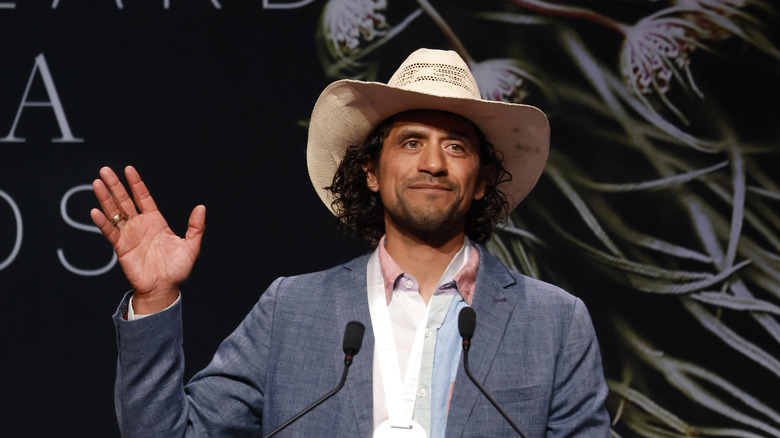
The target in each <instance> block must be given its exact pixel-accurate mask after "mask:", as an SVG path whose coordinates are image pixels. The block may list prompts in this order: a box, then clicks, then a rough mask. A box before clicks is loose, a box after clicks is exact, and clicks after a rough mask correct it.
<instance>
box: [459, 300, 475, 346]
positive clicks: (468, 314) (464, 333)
mask: <svg viewBox="0 0 780 438" xmlns="http://www.w3.org/2000/svg"><path fill="white" fill-rule="evenodd" d="M476 326H477V312H475V311H474V309H472V308H471V307H464V308H462V309H460V313H459V314H458V331H459V332H460V336H461V337H462V338H463V339H464V340H466V341H470V340H471V337H472V336H474V327H476Z"/></svg>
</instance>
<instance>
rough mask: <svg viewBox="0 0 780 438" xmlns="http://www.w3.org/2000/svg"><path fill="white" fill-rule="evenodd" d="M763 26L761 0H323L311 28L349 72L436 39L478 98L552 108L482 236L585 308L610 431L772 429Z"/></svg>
mask: <svg viewBox="0 0 780 438" xmlns="http://www.w3.org/2000/svg"><path fill="white" fill-rule="evenodd" d="M778 25H780V22H778V13H777V11H776V9H775V8H774V7H773V5H772V4H770V3H768V2H764V1H761V0H677V1H651V0H644V1H642V0H633V1H631V0H613V1H594V0H588V1H586V0H581V1H540V0H507V1H485V2H468V1H438V2H434V1H428V0H417V1H411V0H407V1H390V0H387V1H383V0H376V1H359V0H330V1H328V2H325V3H324V5H323V11H322V16H321V20H320V23H319V27H318V31H317V44H318V48H319V53H320V60H321V63H322V67H323V70H324V72H325V73H326V75H327V76H328V77H330V78H333V79H337V78H342V77H353V78H361V79H365V80H386V79H387V76H388V75H389V72H392V69H393V68H394V67H395V66H396V65H397V64H398V62H399V61H398V60H399V59H402V57H403V55H402V54H403V53H408V52H411V51H412V50H413V49H414V48H416V47H420V46H435V47H440V48H451V49H453V50H455V51H457V52H458V53H459V54H460V55H461V56H462V57H463V58H464V59H465V60H466V61H467V62H468V64H469V65H470V67H471V68H472V70H473V72H474V75H475V77H476V79H477V82H478V84H479V86H480V89H481V90H482V95H483V97H484V98H486V99H493V100H502V101H508V102H516V103H528V104H533V105H536V106H538V107H540V108H541V109H543V110H544V111H545V112H546V113H547V114H548V116H549V118H550V123H551V125H552V146H551V155H550V160H549V163H548V165H547V168H546V171H545V173H544V175H543V176H542V178H541V180H540V182H539V184H538V186H537V188H536V189H535V190H534V192H532V194H531V196H530V197H529V198H528V199H527V200H526V201H524V202H523V203H522V204H521V206H520V207H519V208H518V209H517V210H516V211H515V212H514V213H513V214H512V215H511V217H510V218H509V219H508V220H507V222H506V224H505V226H504V227H503V229H502V230H501V231H500V232H499V233H497V235H496V236H495V237H494V239H493V240H492V241H491V243H490V245H489V248H490V250H491V251H492V252H493V253H494V254H496V255H498V256H499V257H500V258H501V259H502V260H503V261H504V262H505V263H507V264H508V265H510V266H512V267H514V268H515V269H517V270H519V271H521V272H523V273H525V274H527V275H530V276H532V277H537V278H541V279H543V280H546V281H550V282H552V283H555V284H558V285H560V286H562V287H564V288H566V289H568V290H569V291H571V292H572V293H574V294H576V295H578V296H580V297H582V298H583V299H584V300H585V302H586V304H588V306H589V308H590V311H591V313H592V316H593V318H594V324H595V325H596V329H597V332H598V335H599V339H600V342H601V344H602V350H603V356H604V366H605V373H606V375H607V379H608V383H609V388H610V397H609V406H608V407H609V411H610V415H611V416H612V418H613V427H612V435H613V436H615V437H621V436H623V437H628V436H652V437H677V436H728V437H777V436H780V404H778V402H777V400H778V398H777V397H778V396H777V394H778V393H780V345H779V343H780V324H778V316H780V208H778V206H780V188H779V187H778V182H779V179H778V177H777V175H778V169H780V167H778V165H780V161H779V160H778V152H780V144H779V142H780V140H778V139H779V138H780V137H779V136H778V125H779V124H778V122H780V119H779V118H778V116H779V115H780V105H779V104H778V103H777V102H778V98H780V86H779V85H778V80H780V50H778V48H777V44H778V31H777V29H778ZM773 169H774V170H773Z"/></svg>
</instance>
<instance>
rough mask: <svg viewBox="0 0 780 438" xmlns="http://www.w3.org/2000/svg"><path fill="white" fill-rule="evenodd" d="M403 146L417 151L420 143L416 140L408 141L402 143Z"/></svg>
mask: <svg viewBox="0 0 780 438" xmlns="http://www.w3.org/2000/svg"><path fill="white" fill-rule="evenodd" d="M404 146H405V147H407V148H409V149H417V148H419V147H420V142H419V141H417V140H409V141H407V142H406V143H404Z"/></svg>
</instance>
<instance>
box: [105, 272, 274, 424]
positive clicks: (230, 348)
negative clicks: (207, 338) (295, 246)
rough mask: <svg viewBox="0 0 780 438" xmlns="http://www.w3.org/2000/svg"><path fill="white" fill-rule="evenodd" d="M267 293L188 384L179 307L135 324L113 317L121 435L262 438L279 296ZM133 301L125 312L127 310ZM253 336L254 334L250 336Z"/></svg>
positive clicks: (120, 315)
mask: <svg viewBox="0 0 780 438" xmlns="http://www.w3.org/2000/svg"><path fill="white" fill-rule="evenodd" d="M281 282H282V279H278V280H276V281H275V282H274V283H273V284H272V285H271V286H270V287H269V288H268V290H267V291H266V292H265V293H263V295H262V296H261V297H260V300H259V301H258V303H257V304H256V305H255V306H254V308H253V309H252V311H251V312H250V313H249V314H248V315H247V317H246V318H245V319H244V321H243V322H242V323H241V324H240V325H239V327H238V328H237V329H236V331H235V332H233V334H231V335H230V336H229V337H228V338H227V339H225V341H223V343H222V344H221V345H220V347H219V349H218V351H217V353H216V355H215V356H214V358H213V359H212V361H211V363H210V364H209V365H208V367H206V368H205V369H204V370H203V371H201V372H199V373H198V374H196V375H195V376H194V377H193V378H192V380H191V381H190V382H189V383H188V384H187V385H186V386H185V385H184V382H183V378H184V353H183V350H182V338H183V337H182V324H181V321H182V310H181V308H182V304H181V300H180V301H179V303H177V304H175V305H174V306H172V307H171V308H170V309H168V310H166V311H163V312H160V313H157V314H154V315H150V316H148V317H146V318H143V319H140V320H136V321H125V320H124V318H123V315H122V314H123V312H122V311H121V310H119V311H117V313H116V314H115V315H114V324H115V326H116V335H117V345H118V361H117V378H116V385H115V393H114V402H115V408H116V413H117V420H118V422H119V429H120V432H121V434H122V436H123V437H125V438H129V437H145V438H149V437H166V438H169V437H184V436H232V437H244V436H253V437H257V436H260V434H261V429H262V424H261V423H262V420H261V419H262V410H263V394H264V385H265V371H266V366H265V359H266V358H267V357H268V350H269V348H270V342H271V340H270V338H271V336H270V334H269V333H264V332H270V328H271V326H272V323H273V314H274V301H275V296H276V291H277V289H278V287H279V285H280V283H281ZM128 299H129V294H128V296H126V297H125V299H124V300H123V304H122V305H120V309H123V307H124V306H125V305H126V302H127V300H128ZM250 334H251V335H250Z"/></svg>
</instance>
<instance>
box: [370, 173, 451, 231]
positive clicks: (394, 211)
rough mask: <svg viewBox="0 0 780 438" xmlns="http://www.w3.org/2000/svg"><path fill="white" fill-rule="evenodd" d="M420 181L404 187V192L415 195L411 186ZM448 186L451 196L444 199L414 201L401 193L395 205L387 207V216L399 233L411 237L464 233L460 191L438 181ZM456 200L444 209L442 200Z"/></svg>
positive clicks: (429, 197)
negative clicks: (403, 231)
mask: <svg viewBox="0 0 780 438" xmlns="http://www.w3.org/2000/svg"><path fill="white" fill-rule="evenodd" d="M415 182H419V180H413V181H410V182H408V183H406V184H404V188H405V191H407V192H408V191H413V190H414V189H410V188H409V186H410V185H411V184H413V183H415ZM435 182H436V183H439V184H445V185H446V186H447V187H448V188H449V189H450V190H451V192H447V193H446V194H442V195H421V194H418V195H416V196H413V197H409V196H402V195H403V193H399V194H398V197H397V200H396V202H395V203H394V204H392V205H390V206H388V205H385V214H386V215H387V217H388V218H389V219H390V220H392V221H393V223H394V224H395V225H396V227H398V228H399V229H405V230H407V231H408V232H409V233H410V234H413V235H417V236H420V237H424V236H436V235H442V237H444V236H448V235H450V234H451V233H453V232H454V233H458V232H462V231H463V230H464V229H465V222H466V213H465V212H461V211H460V210H459V207H460V204H459V199H460V196H459V194H460V191H461V190H460V187H459V186H457V185H455V184H452V183H449V182H447V181H439V180H437V181H435ZM452 194H454V195H455V196H454V197H453V198H454V199H453V200H452V201H451V202H449V203H447V204H445V205H442V202H441V199H437V198H439V197H440V196H447V197H449V196H451V195H452Z"/></svg>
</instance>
